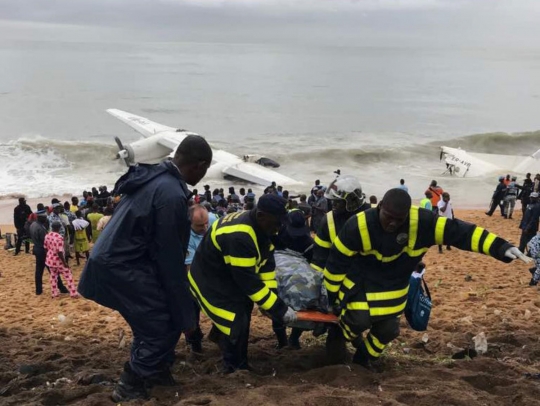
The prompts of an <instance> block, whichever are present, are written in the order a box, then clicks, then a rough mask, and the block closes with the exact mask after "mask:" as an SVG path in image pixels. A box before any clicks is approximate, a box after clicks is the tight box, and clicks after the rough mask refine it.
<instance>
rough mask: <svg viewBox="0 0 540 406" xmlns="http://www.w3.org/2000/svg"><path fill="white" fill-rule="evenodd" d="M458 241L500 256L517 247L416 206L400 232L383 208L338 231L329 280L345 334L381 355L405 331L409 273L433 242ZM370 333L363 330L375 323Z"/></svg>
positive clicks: (464, 247) (466, 247)
mask: <svg viewBox="0 0 540 406" xmlns="http://www.w3.org/2000/svg"><path fill="white" fill-rule="evenodd" d="M440 244H444V245H452V246H454V247H457V248H459V249H462V250H466V251H472V252H477V253H482V254H485V255H489V256H492V257H494V258H496V259H498V260H500V261H504V262H510V261H511V259H510V258H506V257H505V256H504V254H505V252H506V250H507V249H508V248H510V247H512V245H511V244H509V243H508V242H507V241H505V240H503V239H502V238H499V237H497V236H496V235H495V234H493V233H490V232H489V231H487V230H484V229H483V228H482V227H478V226H476V225H474V224H470V223H466V222H463V221H460V220H456V219H454V220H450V219H447V218H446V217H439V216H438V215H436V214H434V213H433V212H431V211H429V210H426V209H420V208H418V207H415V206H412V207H411V209H410V213H409V217H408V220H407V221H406V222H405V224H403V226H402V227H400V229H399V230H398V231H397V232H395V233H386V232H384V230H383V228H382V226H381V224H380V221H379V209H376V208H373V209H369V210H367V211H365V212H362V213H359V214H357V215H356V216H354V217H352V218H351V219H349V220H348V221H347V223H346V224H345V226H344V227H343V229H342V230H341V231H340V232H339V234H338V236H337V237H336V239H335V241H334V244H333V246H332V250H331V253H330V256H329V258H328V261H327V264H326V268H325V269H324V283H325V286H326V289H327V290H328V294H329V299H330V303H333V304H335V306H337V308H338V309H340V315H339V316H340V324H339V325H340V327H341V329H342V331H343V335H344V336H345V338H346V339H347V340H349V341H352V342H353V344H354V345H355V346H356V347H357V348H362V347H364V348H363V350H367V353H369V357H370V358H372V359H377V358H378V357H379V356H380V355H381V353H382V352H383V350H384V348H385V347H386V345H387V344H388V343H389V342H390V341H392V340H393V339H395V338H396V337H398V336H399V316H400V315H401V314H402V313H403V311H404V309H405V305H406V303H407V293H408V291H409V279H410V276H411V274H412V272H413V271H414V269H415V267H416V265H417V264H418V263H419V262H420V261H421V260H422V257H423V256H424V255H425V253H426V252H427V251H428V249H429V247H431V246H432V245H440ZM369 328H370V332H369V333H368V334H367V336H366V337H365V338H363V337H362V332H363V331H365V330H367V329H369Z"/></svg>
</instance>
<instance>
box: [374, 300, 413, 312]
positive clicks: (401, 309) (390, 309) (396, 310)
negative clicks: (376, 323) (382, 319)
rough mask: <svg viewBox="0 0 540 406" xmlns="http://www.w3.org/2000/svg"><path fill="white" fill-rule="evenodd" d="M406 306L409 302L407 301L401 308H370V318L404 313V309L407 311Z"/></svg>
mask: <svg viewBox="0 0 540 406" xmlns="http://www.w3.org/2000/svg"><path fill="white" fill-rule="evenodd" d="M406 305H407V301H406V300H405V301H404V302H403V303H402V304H400V305H399V306H391V307H370V308H369V314H370V316H388V315H389V314H396V313H400V312H402V311H403V309H405V306H406Z"/></svg>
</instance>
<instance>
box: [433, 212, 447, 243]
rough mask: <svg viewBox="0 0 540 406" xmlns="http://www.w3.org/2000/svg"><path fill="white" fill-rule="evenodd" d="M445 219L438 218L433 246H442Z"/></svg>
mask: <svg viewBox="0 0 540 406" xmlns="http://www.w3.org/2000/svg"><path fill="white" fill-rule="evenodd" d="M446 220H448V219H447V218H446V217H439V218H438V219H437V223H436V225H435V244H437V245H442V244H443V243H444V228H445V227H446Z"/></svg>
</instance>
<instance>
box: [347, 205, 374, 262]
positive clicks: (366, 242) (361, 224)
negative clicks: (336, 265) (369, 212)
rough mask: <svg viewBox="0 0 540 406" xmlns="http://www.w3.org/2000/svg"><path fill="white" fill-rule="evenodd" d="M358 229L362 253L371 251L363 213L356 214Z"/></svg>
mask: <svg viewBox="0 0 540 406" xmlns="http://www.w3.org/2000/svg"><path fill="white" fill-rule="evenodd" d="M358 229H359V230H360V237H361V238H362V251H371V238H370V237H369V230H368V227H367V221H366V213H365V212H362V213H360V214H358ZM349 256H350V255H349Z"/></svg>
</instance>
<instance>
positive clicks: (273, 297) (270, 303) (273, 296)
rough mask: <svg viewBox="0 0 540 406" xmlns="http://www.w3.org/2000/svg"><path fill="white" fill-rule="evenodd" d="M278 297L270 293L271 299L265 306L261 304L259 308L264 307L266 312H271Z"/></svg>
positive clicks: (267, 300) (266, 301) (265, 302)
mask: <svg viewBox="0 0 540 406" xmlns="http://www.w3.org/2000/svg"><path fill="white" fill-rule="evenodd" d="M276 300H277V296H276V294H275V293H273V292H270V297H269V298H268V299H266V300H265V301H264V303H263V304H260V305H259V307H262V308H263V309H264V310H270V309H271V308H272V306H274V303H276Z"/></svg>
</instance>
